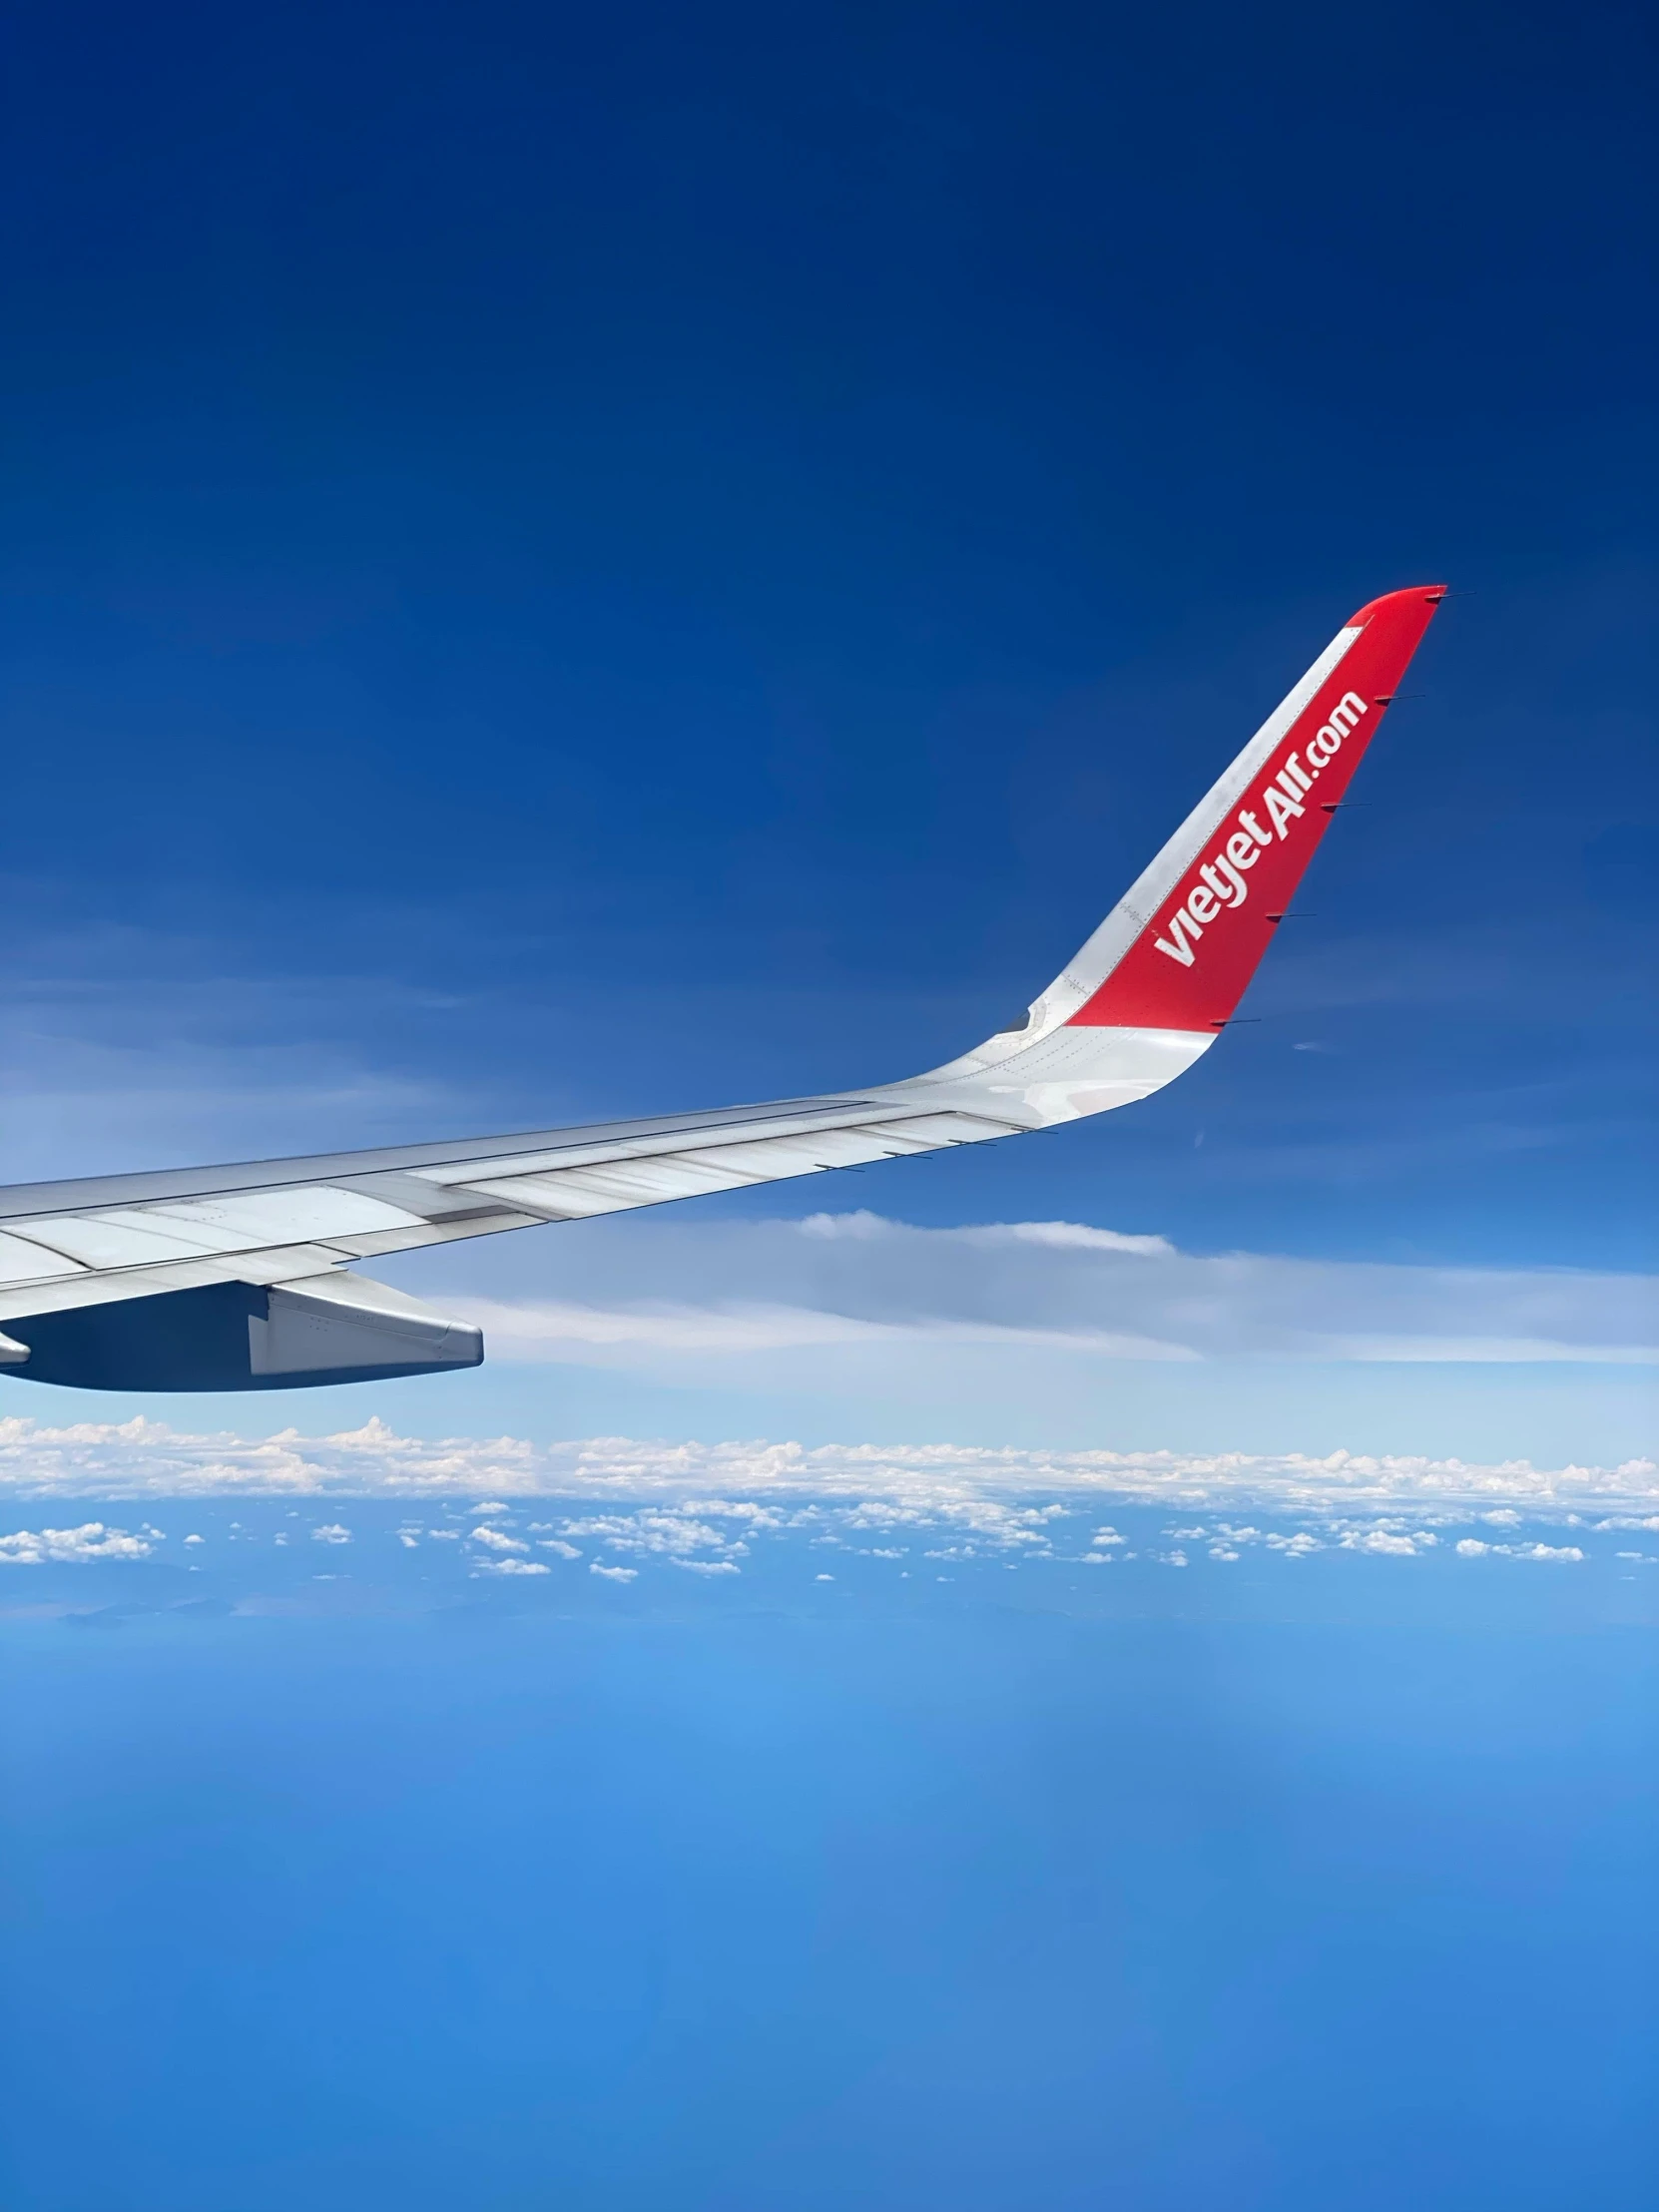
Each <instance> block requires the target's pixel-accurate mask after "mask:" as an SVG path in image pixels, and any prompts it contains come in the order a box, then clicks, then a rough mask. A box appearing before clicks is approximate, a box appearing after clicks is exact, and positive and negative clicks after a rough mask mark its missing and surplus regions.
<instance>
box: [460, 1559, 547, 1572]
mask: <svg viewBox="0 0 1659 2212" xmlns="http://www.w3.org/2000/svg"><path fill="white" fill-rule="evenodd" d="M472 1571H473V1573H474V1574H551V1573H552V1572H553V1569H552V1568H551V1567H549V1566H544V1565H543V1564H542V1562H541V1560H539V1559H480V1560H479V1561H478V1564H477V1565H476V1566H475V1567H474V1568H473V1570H472Z"/></svg>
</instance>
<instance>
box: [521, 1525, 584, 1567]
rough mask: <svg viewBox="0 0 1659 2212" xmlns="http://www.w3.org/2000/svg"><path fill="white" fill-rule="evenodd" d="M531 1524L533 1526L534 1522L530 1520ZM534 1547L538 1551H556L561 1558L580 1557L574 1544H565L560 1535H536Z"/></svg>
mask: <svg viewBox="0 0 1659 2212" xmlns="http://www.w3.org/2000/svg"><path fill="white" fill-rule="evenodd" d="M531 1525H532V1526H534V1525H535V1524H534V1523H533V1522H532V1524H531ZM536 1549H537V1550H538V1551H556V1552H557V1553H558V1555H559V1557H560V1558H561V1559H580V1558H581V1556H582V1554H581V1553H580V1551H578V1550H577V1548H576V1546H575V1545H574V1544H567V1543H566V1542H565V1540H564V1538H563V1537H562V1536H538V1537H537V1538H536Z"/></svg>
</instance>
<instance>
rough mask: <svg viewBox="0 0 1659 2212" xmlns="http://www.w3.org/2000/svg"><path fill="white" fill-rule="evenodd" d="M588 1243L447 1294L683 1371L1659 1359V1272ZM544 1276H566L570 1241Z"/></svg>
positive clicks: (465, 1308)
mask: <svg viewBox="0 0 1659 2212" xmlns="http://www.w3.org/2000/svg"><path fill="white" fill-rule="evenodd" d="M584 1257H585V1260H586V1262H587V1266H586V1268H585V1272H584V1274H583V1276H582V1278H581V1279H580V1284H579V1295H569V1291H567V1295H564V1296H558V1295H541V1296H538V1297H536V1298H532V1299H527V1300H524V1301H522V1302H511V1301H508V1300H504V1299H500V1298H495V1299H491V1300H484V1301H480V1300H478V1299H476V1298H464V1297H463V1298H461V1299H459V1300H458V1301H457V1299H456V1298H454V1297H453V1296H451V1297H450V1298H449V1301H448V1302H449V1304H450V1305H451V1306H454V1307H456V1310H457V1311H461V1312H464V1314H465V1316H466V1318H468V1319H470V1320H473V1321H476V1322H478V1323H479V1324H480V1325H481V1326H482V1327H483V1328H484V1329H485V1331H486V1333H487V1336H488V1338H489V1341H490V1343H491V1346H492V1349H493V1352H494V1356H495V1357H496V1358H498V1359H502V1358H506V1359H517V1360H529V1361H544V1362H556V1363H563V1364H574V1365H581V1366H590V1367H602V1368H611V1369H615V1368H623V1369H627V1370H629V1371H631V1372H639V1373H647V1374H658V1375H660V1376H662V1377H663V1378H664V1379H665V1380H673V1379H678V1378H684V1377H685V1376H686V1375H687V1374H688V1373H690V1372H692V1370H693V1369H695V1368H697V1367H699V1366H702V1367H705V1368H706V1366H707V1363H709V1362H710V1361H717V1362H730V1363H732V1364H733V1372H734V1374H736V1375H738V1376H740V1377H741V1376H745V1375H752V1373H753V1371H754V1369H755V1367H756V1365H757V1363H766V1362H772V1363H773V1364H774V1365H776V1364H777V1363H779V1362H785V1361H788V1360H789V1359H790V1358H792V1357H793V1356H795V1355H798V1354H801V1353H804V1352H812V1353H816V1354H818V1355H819V1356H820V1357H821V1361H823V1360H831V1361H839V1362H841V1363H842V1364H843V1365H844V1364H846V1363H847V1362H858V1363H862V1366H861V1367H860V1369H859V1372H860V1373H863V1372H865V1371H866V1370H868V1369H869V1368H870V1366H871V1364H872V1363H873V1364H874V1366H875V1368H876V1369H877V1370H879V1372H881V1373H883V1374H886V1373H896V1374H899V1375H902V1373H903V1372H904V1370H905V1367H906V1364H909V1363H913V1360H914V1357H915V1355H916V1354H917V1353H918V1352H922V1351H925V1353H926V1355H927V1357H928V1359H929V1361H930V1362H932V1363H934V1364H935V1366H939V1367H941V1368H942V1371H943V1372H944V1373H946V1374H948V1373H950V1372H954V1371H955V1370H956V1369H960V1371H961V1372H963V1373H967V1372H968V1370H969V1367H970V1366H972V1365H982V1362H983V1360H984V1358H986V1357H991V1358H999V1357H1001V1356H1003V1355H1021V1356H1023V1355H1026V1354H1030V1353H1033V1352H1041V1353H1044V1354H1053V1355H1057V1356H1059V1357H1061V1358H1062V1359H1070V1360H1081V1361H1085V1362H1088V1363H1091V1364H1098V1363H1100V1362H1102V1361H1115V1360H1131V1361H1153V1362H1170V1361H1175V1362H1192V1361H1196V1360H1217V1359H1257V1358H1270V1359H1274V1360H1291V1361H1300V1362H1312V1363H1332V1362H1360V1363H1363V1364H1367V1365H1376V1364H1379V1363H1383V1364H1397V1363H1401V1362H1404V1363H1410V1364H1413V1365H1421V1364H1429V1365H1435V1366H1443V1365H1446V1364H1453V1363H1455V1364H1469V1363H1474V1364H1478V1365H1481V1366H1492V1365H1498V1366H1511V1365H1516V1364H1524V1365H1539V1364H1542V1365H1552V1366H1558V1365H1560V1364H1562V1363H1577V1364H1582V1363H1590V1364H1595V1365H1602V1366H1606V1365H1612V1366H1620V1367H1633V1366H1651V1365H1653V1364H1655V1363H1656V1362H1659V1349H1656V1341H1659V1283H1656V1280H1655V1279H1654V1278H1653V1277H1650V1276H1639V1275H1623V1276H1620V1275H1610V1274H1593V1273H1588V1272H1575V1271H1572V1270H1567V1269H1532V1270H1526V1269H1499V1268H1492V1269H1481V1268H1442V1267H1427V1266H1404V1265H1398V1264H1391V1263H1387V1264H1385V1263H1378V1262H1348V1261H1327V1260H1303V1259H1293V1258H1289V1257H1285V1256H1283V1255H1277V1254H1271V1253H1250V1252H1234V1253H1216V1254H1196V1253H1189V1252H1182V1251H1180V1250H1178V1249H1177V1248H1176V1247H1175V1246H1173V1245H1172V1244H1171V1243H1170V1242H1169V1241H1168V1239H1167V1238H1164V1237H1161V1236H1156V1235H1150V1234H1141V1233H1134V1234H1130V1233H1125V1232H1122V1231H1118V1230H1110V1229H1100V1228H1095V1227H1093V1226H1092V1225H1090V1224H1087V1223H1082V1222H1066V1221H1035V1222H990V1223H980V1224H970V1225H968V1226H965V1227H961V1228H954V1229H920V1228H915V1227H913V1226H911V1225H910V1224H908V1223H905V1222H899V1221H892V1220H888V1219H886V1218H884V1217H882V1216H880V1215H878V1214H872V1213H868V1212H856V1213H850V1214H815V1215H812V1216H809V1217H808V1218H807V1219H806V1220H805V1221H800V1222H790V1221H761V1222H731V1221H727V1222H707V1223H701V1224H699V1223H680V1224H678V1225H672V1226H665V1227H657V1228H653V1227H651V1226H649V1225H647V1226H645V1227H643V1228H637V1229H636V1230H635V1231H634V1232H633V1233H632V1234H631V1236H630V1238H629V1239H628V1241H627V1243H626V1245H624V1244H623V1243H622V1242H620V1241H619V1242H618V1243H617V1245H616V1246H615V1248H614V1249H613V1250H612V1251H611V1252H610V1253H609V1255H608V1256H606V1255H601V1256H600V1264H601V1266H602V1267H603V1268H604V1269H605V1270H606V1271H607V1273H606V1275H603V1276H602V1275H600V1274H598V1273H597V1272H596V1270H595V1268H594V1265H593V1258H594V1254H593V1250H592V1248H589V1249H588V1250H587V1251H586V1252H585V1255H584ZM499 1279H500V1278H499V1276H497V1277H496V1278H495V1280H499ZM539 1279H540V1281H541V1282H542V1283H543V1284H546V1283H549V1282H553V1283H557V1282H558V1281H559V1279H560V1266H559V1261H558V1259H557V1257H556V1256H555V1258H554V1261H553V1264H552V1266H550V1267H549V1266H544V1267H543V1268H542V1270H541V1273H540V1278H539ZM643 1281H648V1282H649V1283H650V1285H651V1295H650V1296H649V1297H641V1296H640V1295H639V1294H638V1286H639V1284H640V1283H641V1282H643ZM607 1286H609V1287H607ZM577 1289H578V1286H577V1284H576V1283H575V1281H574V1280H573V1282H572V1284H571V1285H570V1286H569V1290H577ZM883 1363H885V1365H883Z"/></svg>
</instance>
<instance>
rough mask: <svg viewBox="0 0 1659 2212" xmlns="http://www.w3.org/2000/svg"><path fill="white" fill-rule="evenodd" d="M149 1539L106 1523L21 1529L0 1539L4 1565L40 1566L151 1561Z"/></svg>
mask: <svg viewBox="0 0 1659 2212" xmlns="http://www.w3.org/2000/svg"><path fill="white" fill-rule="evenodd" d="M150 1552H151V1544H150V1539H149V1538H148V1537H147V1536H130V1535H129V1534H128V1533H127V1531H126V1529H124V1528H108V1527H106V1526H105V1524H104V1523H103V1522H102V1521H83V1522H82V1524H81V1526H80V1527H79V1528H38V1529H37V1528H19V1529H16V1530H14V1531H13V1533H12V1534H11V1535H9V1536H0V1566H13V1567H39V1566H44V1565H45V1564H46V1563H47V1562H48V1561H49V1560H51V1561H54V1562H57V1561H63V1560H69V1561H74V1562H77V1563H81V1562H89V1561H91V1560H94V1559H148V1558H149V1556H150Z"/></svg>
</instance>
